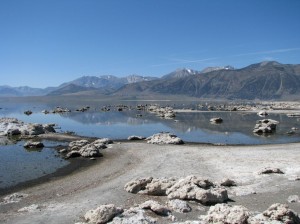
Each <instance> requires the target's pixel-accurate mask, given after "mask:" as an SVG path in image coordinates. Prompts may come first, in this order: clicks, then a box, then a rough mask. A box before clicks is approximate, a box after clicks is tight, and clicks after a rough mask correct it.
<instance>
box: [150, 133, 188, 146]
mask: <svg viewBox="0 0 300 224" xmlns="http://www.w3.org/2000/svg"><path fill="white" fill-rule="evenodd" d="M146 140H147V143H149V144H174V145H179V144H183V143H184V142H183V141H182V140H181V139H180V138H179V137H177V136H176V135H174V134H171V133H168V132H161V133H158V134H154V135H152V136H150V137H148V138H146Z"/></svg>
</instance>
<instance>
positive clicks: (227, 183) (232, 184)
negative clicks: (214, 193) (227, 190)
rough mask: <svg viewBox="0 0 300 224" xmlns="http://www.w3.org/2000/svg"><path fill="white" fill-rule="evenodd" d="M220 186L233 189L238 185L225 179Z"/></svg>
mask: <svg viewBox="0 0 300 224" xmlns="http://www.w3.org/2000/svg"><path fill="white" fill-rule="evenodd" d="M220 185H221V186H224V187H232V186H236V183H235V181H234V180H231V179H228V178H225V179H223V180H222V181H221V183H220Z"/></svg>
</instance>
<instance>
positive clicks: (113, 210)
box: [84, 204, 123, 224]
mask: <svg viewBox="0 0 300 224" xmlns="http://www.w3.org/2000/svg"><path fill="white" fill-rule="evenodd" d="M122 212H123V209H122V208H118V207H116V206H115V205H113V204H109V205H101V206H99V207H98V208H96V209H94V210H90V211H88V212H87V213H86V214H85V215H84V218H85V220H86V221H88V223H96V224H102V223H107V222H109V221H110V220H112V219H113V218H114V217H115V216H116V215H118V214H120V213H122Z"/></svg>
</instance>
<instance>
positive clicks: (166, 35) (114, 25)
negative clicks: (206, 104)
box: [0, 0, 300, 88]
mask: <svg viewBox="0 0 300 224" xmlns="http://www.w3.org/2000/svg"><path fill="white" fill-rule="evenodd" d="M299 12H300V1H299V0H251V1H250V0H248V1H246V0H245V1H238V0H226V1H224V0H159V1H158V0H157V1H154V0H26V1H25V0H0V77H1V78H0V86H1V85H9V86H30V87H40V88H44V87H48V86H58V85H60V84H61V83H63V82H67V81H72V80H74V79H76V78H79V77H81V76H101V75H115V76H118V77H124V76H127V75H131V74H137V75H142V76H157V77H161V76H162V75H165V74H168V73H170V72H172V71H174V70H176V69H178V68H189V69H195V70H202V69H204V68H206V67H210V66H225V65H231V66H234V67H236V68H242V67H245V66H247V65H250V64H253V63H259V62H261V61H269V60H275V61H278V62H280V63H284V64H300V13H299Z"/></svg>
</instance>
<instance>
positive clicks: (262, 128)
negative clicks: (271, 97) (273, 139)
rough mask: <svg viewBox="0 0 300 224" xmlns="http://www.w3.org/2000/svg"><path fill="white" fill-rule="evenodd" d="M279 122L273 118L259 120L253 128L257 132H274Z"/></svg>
mask: <svg viewBox="0 0 300 224" xmlns="http://www.w3.org/2000/svg"><path fill="white" fill-rule="evenodd" d="M278 123H279V122H278V121H275V120H272V119H263V120H258V121H257V122H256V125H255V127H254V129H253V132H254V133H256V134H266V133H273V132H274V131H275V130H276V127H277V124H278Z"/></svg>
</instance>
